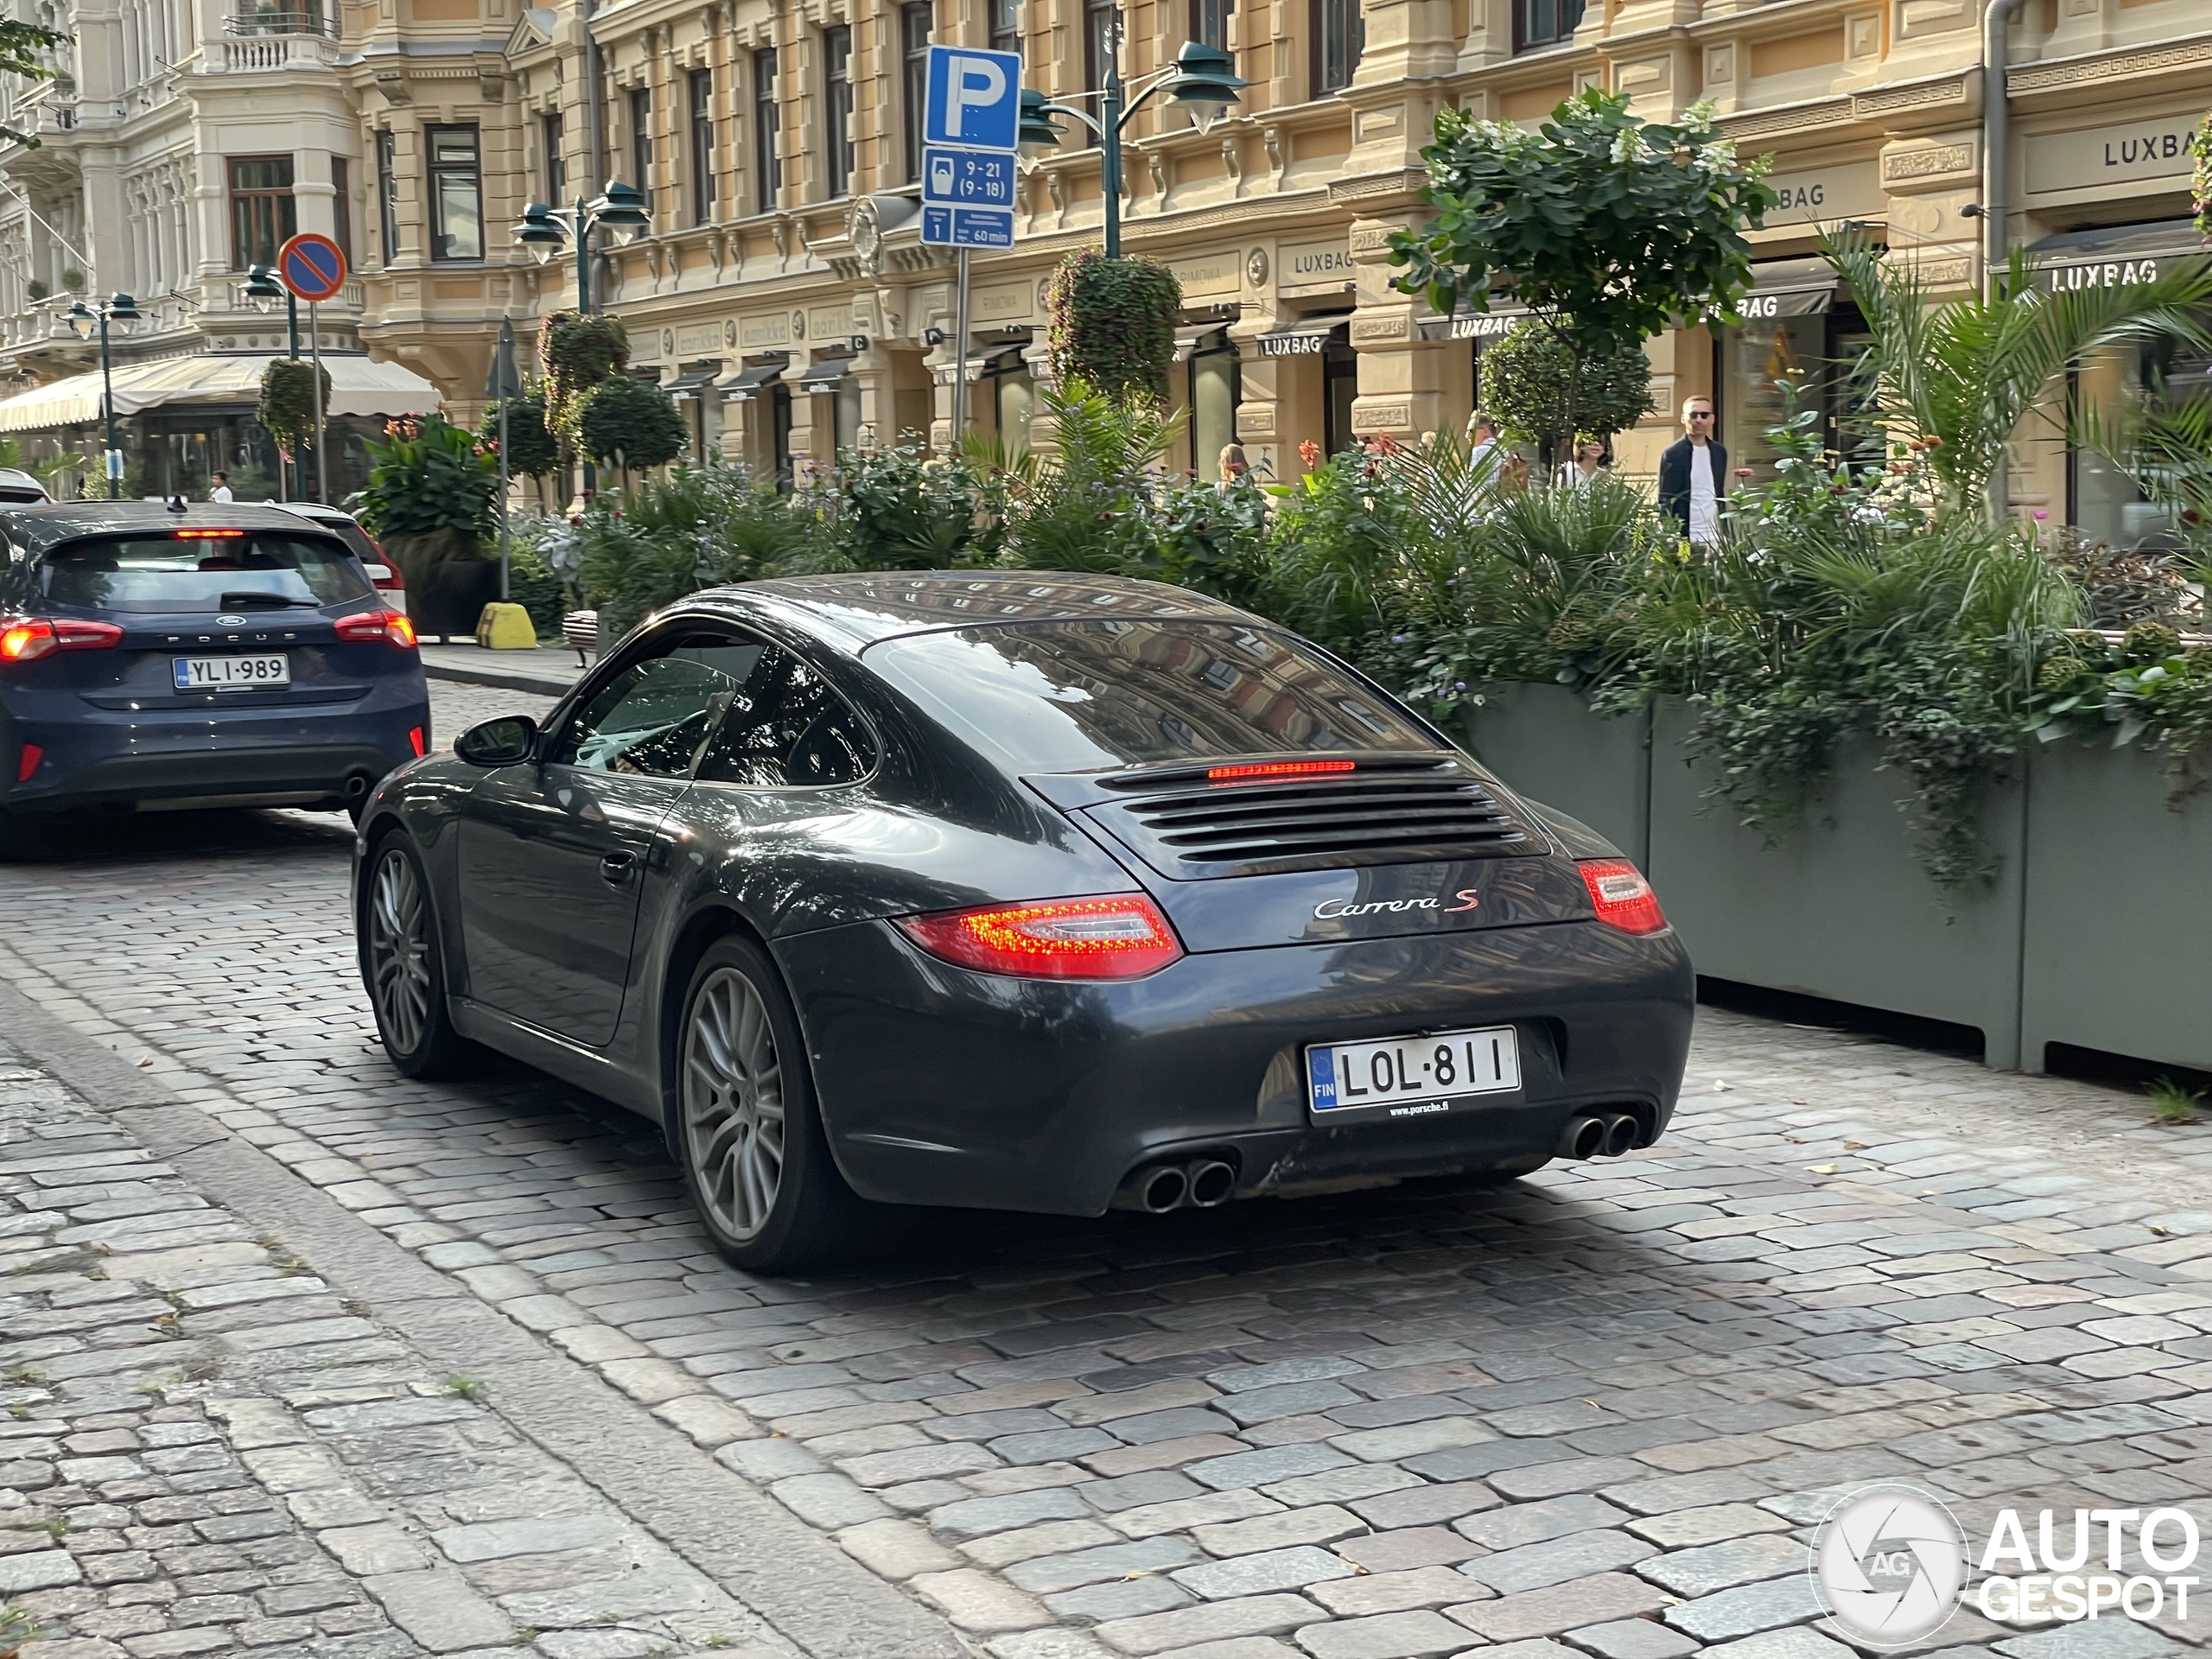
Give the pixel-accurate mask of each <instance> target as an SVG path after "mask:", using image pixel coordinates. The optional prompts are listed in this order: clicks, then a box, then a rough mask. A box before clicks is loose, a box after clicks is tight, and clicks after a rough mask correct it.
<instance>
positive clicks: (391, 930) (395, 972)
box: [369, 847, 430, 1054]
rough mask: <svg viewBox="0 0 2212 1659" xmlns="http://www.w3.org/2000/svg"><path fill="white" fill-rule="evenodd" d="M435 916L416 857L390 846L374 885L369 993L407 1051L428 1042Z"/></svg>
mask: <svg viewBox="0 0 2212 1659" xmlns="http://www.w3.org/2000/svg"><path fill="white" fill-rule="evenodd" d="M429 919H430V918H429V906H427V905H425V904H424V903H423V884H422V883H421V882H420V881H418V880H416V876H415V865H414V863H413V861H411V860H410V859H409V858H408V856H407V855H406V854H405V853H404V852H403V851H401V850H400V849H398V848H397V847H387V848H386V849H385V854H384V856H383V857H382V858H381V859H379V860H378V861H377V875H376V881H375V883H374V884H373V885H372V887H371V888H370V890H369V994H370V995H372V997H374V998H375V999H376V1008H377V1019H378V1021H380V1022H381V1023H382V1025H383V1027H384V1033H385V1037H386V1039H389V1040H390V1042H391V1046H393V1047H394V1048H395V1049H397V1050H398V1051H399V1052H401V1053H402V1054H412V1053H413V1052H415V1051H416V1049H418V1048H420V1047H421V1046H423V1027H424V1026H425V1025H426V1024H427V1023H428V1021H429V1015H430V927H429Z"/></svg>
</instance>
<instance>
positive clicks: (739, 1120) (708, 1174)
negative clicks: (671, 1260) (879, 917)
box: [683, 968, 784, 1239]
mask: <svg viewBox="0 0 2212 1659" xmlns="http://www.w3.org/2000/svg"><path fill="white" fill-rule="evenodd" d="M683 1137H684V1150H685V1151H686V1152H687V1153H688V1154H690V1160H691V1167H692V1170H693V1171H694V1172H695V1173H696V1175H697V1177H698V1181H699V1200H700V1202H701V1203H702V1205H705V1206H706V1210H707V1213H708V1215H709V1218H710V1219H712V1221H713V1222H714V1224H715V1226H717V1227H719V1228H721V1230H722V1231H723V1232H724V1233H726V1234H727V1235H728V1236H730V1237H731V1238H734V1239H748V1238H751V1237H753V1236H754V1235H755V1234H757V1233H758V1232H760V1230H761V1229H762V1228H763V1227H765V1226H766V1225H767V1224H768V1212H769V1211H771V1210H772V1209H773V1208H774V1207H775V1203H776V1192H777V1190H778V1189H779V1187H780V1186H782V1185H783V1179H784V1075H783V1069H782V1067H781V1065H779V1060H778V1056H777V1053H776V1033H775V1030H774V1028H773V1027H772V1026H771V1025H770V1024H769V1022H768V1007H767V1004H766V1002H764V1001H762V1000H761V996H760V991H759V989H758V988H755V987H754V985H753V982H752V981H751V980H750V979H747V977H746V976H744V975H743V974H741V973H740V972H739V971H738V970H737V969H734V968H717V969H715V971H714V972H713V973H712V974H710V975H709V976H708V977H707V980H706V982H705V983H704V984H702V985H701V986H700V987H699V991H698V995H696V996H695V997H693V998H692V1000H691V1018H690V1023H689V1024H688V1025H687V1026H686V1027H685V1029H684V1033H683Z"/></svg>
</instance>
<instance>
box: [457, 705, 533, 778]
mask: <svg viewBox="0 0 2212 1659" xmlns="http://www.w3.org/2000/svg"><path fill="white" fill-rule="evenodd" d="M536 748H537V721H534V720H532V719H531V717H530V716H529V715H500V716H499V718H498V719H497V720H487V721H483V722H481V723H480V724H479V725H475V726H472V727H470V728H468V729H467V731H465V732H463V733H462V734H461V735H460V736H459V737H457V738H455V739H454V745H453V752H454V753H455V754H457V755H459V756H460V757H461V759H462V760H466V761H467V762H468V764H469V765H470V766H518V765H519V764H521V763H522V762H523V761H524V760H529V759H530V757H531V753H532V752H533V751H535V750H536Z"/></svg>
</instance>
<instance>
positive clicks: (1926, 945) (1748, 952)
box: [1644, 701, 2022, 1068]
mask: <svg viewBox="0 0 2212 1659" xmlns="http://www.w3.org/2000/svg"><path fill="white" fill-rule="evenodd" d="M1693 724H1694V717H1693V715H1691V713H1690V711H1689V709H1687V708H1686V707H1684V706H1683V705H1681V703H1679V702H1672V701H1669V702H1662V703H1661V704H1660V706H1659V708H1658V709H1657V711H1656V715H1655V717H1654V721H1653V726H1652V763H1651V809H1650V823H1651V857H1650V861H1649V863H1648V864H1647V865H1646V866H1645V867H1644V868H1645V873H1646V874H1649V876H1650V878H1651V881H1652V885H1653V886H1654V887H1656V888H1657V889H1658V892H1659V901H1660V903H1661V904H1662V905H1663V906H1666V910H1667V915H1668V918H1669V919H1670V920H1671V921H1672V922H1673V923H1674V924H1675V927H1676V929H1677V930H1678V931H1680V932H1681V936H1682V941H1683V943H1684V944H1687V945H1688V947H1689V952H1690V960H1691V961H1692V962H1693V963H1695V964H1696V965H1697V970H1698V972H1699V973H1700V974H1705V975H1708V976H1713V977H1714V978H1719V979H1732V980H1738V981H1741V982H1744V983H1745V984H1749V985H1763V986H1766V987H1769V988H1772V989H1775V990H1783V991H1802V992H1804V993H1806V994H1808V995H1813V996H1823V997H1828V998H1831V999H1833V1000H1834V1001H1839V1002H1856V1003H1859V1004H1860V1005H1862V1006H1864V1007H1873V1008H1886V1009H1889V1010H1891V1012H1893V1013H1897V1014H1917V1015H1919V1016H1921V1017H1923V1018H1924V1019H1929V1020H1950V1021H1953V1022H1954V1023H1955V1024H1958V1025H1964V1026H1974V1027H1979V1028H1980V1032H1981V1033H1982V1038H1983V1041H1984V1043H1985V1044H1986V1055H1987V1058H1988V1062H1989V1064H1990V1065H1994V1066H2002V1067H2006V1068H2011V1067H2016V1066H2018V1065H2019V1063H2020V898H2021V880H2022V869H2021V860H2020V856H2019V852H2020V829H2021V813H2022V800H2021V791H2020V790H2019V789H2018V786H2016V785H2011V786H2004V787H1999V788H1996V789H1993V790H1992V791H1989V794H1988V796H1987V798H1986V799H1985V801H1984V803H1983V808H1982V815H1981V827H1982V834H1983V836H1984V837H1985V839H1986V842H1987V844H1988V845H1989V846H1990V848H1991V849H1992V850H1993V852H1995V853H1996V854H1997V855H1998V857H1999V860H2000V863H1999V872H1998V877H1997V880H1996V882H1995V884H1994V885H1993V886H1992V887H1986V888H1977V889H1973V890H1969V891H1962V892H1959V893H1949V894H1946V893H1943V892H1942V890H1941V889H1940V888H1938V887H1936V884H1935V883H1934V882H1933V881H1930V880H1929V879H1928V874H1927V872H1926V871H1924V870H1923V869H1922V868H1921V867H1920V863H1919V861H1918V860H1917V859H1916V858H1915V857H1914V856H1913V850H1912V843H1911V841H1910V837H1909V836H1907V834H1906V829H1905V816H1904V813H1903V812H1902V811H1900V810H1898V809H1897V801H1898V800H1899V799H1900V798H1904V797H1905V796H1906V795H1907V794H1908V793H1909V788H1908V785H1907V784H1906V781H1905V779H1904V778H1903V777H1902V776H1901V775H1900V774H1898V773H1896V772H1877V771H1875V770H1874V766H1873V757H1872V753H1869V752H1866V751H1864V750H1860V751H1857V752H1852V751H1847V752H1846V753H1844V754H1843V755H1841V756H1840V757H1839V764H1838V765H1837V766H1836V769H1835V772H1834V775H1833V776H1832V778H1831V779H1829V781H1828V784H1827V788H1826V789H1825V790H1824V791H1822V794H1821V798H1819V799H1817V800H1816V801H1815V803H1814V804H1813V806H1812V807H1811V809H1810V810H1808V812H1807V814H1806V817H1805V818H1804V820H1803V821H1802V823H1798V824H1797V825H1796V826H1794V827H1793V828H1792V829H1790V830H1789V833H1788V834H1786V835H1785V836H1783V837H1782V838H1781V840H1780V841H1779V842H1778V844H1777V845H1775V846H1772V847H1769V846H1768V845H1767V844H1766V843H1765V842H1764V838H1763V837H1762V836H1760V835H1759V833H1758V831H1757V830H1754V829H1745V828H1744V827H1743V826H1742V825H1741V824H1740V823H1738V822H1737V817H1738V813H1737V812H1736V810H1735V809H1734V808H1732V806H1731V805H1730V804H1728V803H1727V802H1726V801H1707V800H1706V799H1704V798H1703V791H1705V790H1706V789H1707V788H1708V787H1710V785H1711V783H1712V780H1713V772H1711V770H1710V769H1709V768H1708V767H1707V766H1704V765H1702V764H1693V763H1692V762H1691V761H1690V760H1689V758H1688V756H1687V755H1685V754H1684V753H1683V752H1682V749H1681V743H1682V740H1683V739H1684V738H1686V737H1687V736H1688V734H1689V732H1690V729H1691V727H1692V725H1693Z"/></svg>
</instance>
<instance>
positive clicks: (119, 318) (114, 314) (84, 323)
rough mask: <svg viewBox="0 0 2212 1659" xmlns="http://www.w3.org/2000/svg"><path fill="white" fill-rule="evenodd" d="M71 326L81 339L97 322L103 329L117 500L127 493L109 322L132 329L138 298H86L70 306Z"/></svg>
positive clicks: (103, 387)
mask: <svg viewBox="0 0 2212 1659" xmlns="http://www.w3.org/2000/svg"><path fill="white" fill-rule="evenodd" d="M68 315H69V326H70V327H72V328H73V329H75V330H76V333H77V338H78V339H79V340H89V339H90V338H91V337H92V328H93V326H94V325H95V324H97V325H98V326H99V331H100V405H101V408H102V409H103V410H104V411H105V415H106V422H107V454H106V456H105V461H104V464H105V467H106V468H107V499H109V500H111V501H112V500H115V499H117V498H118V497H119V496H120V495H122V493H123V449H122V447H121V446H120V445H119V444H118V442H117V441H116V435H115V374H114V368H113V365H112V362H111V359H110V358H109V355H108V338H107V337H108V324H109V323H110V322H111V321H112V322H113V323H115V325H116V326H117V327H118V328H123V329H128V328H129V327H130V325H131V324H132V323H134V322H136V321H138V319H139V315H140V313H139V310H138V302H137V301H136V300H134V299H132V298H131V297H130V296H129V295H128V294H111V295H109V296H108V297H107V298H106V299H105V300H104V301H102V302H100V303H99V304H98V305H86V303H85V302H83V301H82V300H78V301H75V302H73V303H72V304H71V305H70V307H69V313H68Z"/></svg>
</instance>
